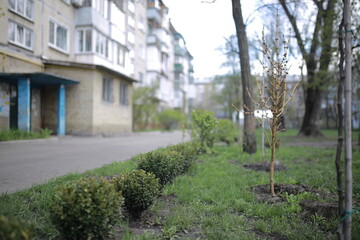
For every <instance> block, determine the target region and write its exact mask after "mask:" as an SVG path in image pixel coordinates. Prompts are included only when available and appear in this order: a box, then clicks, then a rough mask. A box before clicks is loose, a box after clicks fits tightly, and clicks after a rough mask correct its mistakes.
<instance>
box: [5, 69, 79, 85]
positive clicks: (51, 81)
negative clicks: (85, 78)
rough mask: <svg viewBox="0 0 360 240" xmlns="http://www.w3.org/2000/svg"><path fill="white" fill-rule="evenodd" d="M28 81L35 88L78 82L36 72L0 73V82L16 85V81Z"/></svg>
mask: <svg viewBox="0 0 360 240" xmlns="http://www.w3.org/2000/svg"><path fill="white" fill-rule="evenodd" d="M24 78H26V79H29V80H30V83H31V84H32V85H33V86H36V87H42V86H48V85H61V84H63V85H75V84H79V82H78V81H75V80H72V79H67V78H63V77H60V76H57V75H54V74H49V73H44V72H37V73H0V81H4V82H8V83H12V84H17V82H18V79H24Z"/></svg>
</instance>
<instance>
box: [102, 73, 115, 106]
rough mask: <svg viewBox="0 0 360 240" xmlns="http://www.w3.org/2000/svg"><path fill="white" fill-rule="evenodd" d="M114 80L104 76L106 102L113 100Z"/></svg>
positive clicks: (104, 97)
mask: <svg viewBox="0 0 360 240" xmlns="http://www.w3.org/2000/svg"><path fill="white" fill-rule="evenodd" d="M112 89H113V80H112V79H111V78H108V77H103V100H104V101H105V102H113V94H112Z"/></svg>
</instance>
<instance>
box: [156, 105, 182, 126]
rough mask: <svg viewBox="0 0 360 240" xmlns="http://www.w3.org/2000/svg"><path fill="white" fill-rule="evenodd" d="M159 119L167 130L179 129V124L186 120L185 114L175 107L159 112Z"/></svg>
mask: <svg viewBox="0 0 360 240" xmlns="http://www.w3.org/2000/svg"><path fill="white" fill-rule="evenodd" d="M158 119H159V122H160V124H161V125H162V126H163V127H164V129H165V130H171V129H177V128H179V124H180V123H181V122H183V121H184V119H185V118H184V115H183V114H181V112H179V111H177V110H174V109H166V110H164V111H162V112H161V113H159V115H158Z"/></svg>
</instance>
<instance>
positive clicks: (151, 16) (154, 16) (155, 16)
mask: <svg viewBox="0 0 360 240" xmlns="http://www.w3.org/2000/svg"><path fill="white" fill-rule="evenodd" d="M146 15H147V19H148V20H154V21H156V22H157V23H158V24H161V19H162V17H161V14H160V11H159V9H156V8H148V10H147V13H146Z"/></svg>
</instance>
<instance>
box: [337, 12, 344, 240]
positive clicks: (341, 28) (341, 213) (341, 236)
mask: <svg viewBox="0 0 360 240" xmlns="http://www.w3.org/2000/svg"><path fill="white" fill-rule="evenodd" d="M339 52H340V62H339V84H338V92H337V102H336V106H337V127H338V142H337V148H336V158H335V166H336V178H337V192H338V211H339V218H340V219H342V218H343V216H344V193H343V180H342V167H341V152H342V147H343V142H344V136H343V132H344V114H343V100H344V82H345V70H344V61H345V51H344V17H343V18H342V20H341V23H340V25H339ZM343 228H344V223H343V222H342V221H340V223H339V226H338V229H337V235H338V239H339V240H343V239H344V234H343Z"/></svg>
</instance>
